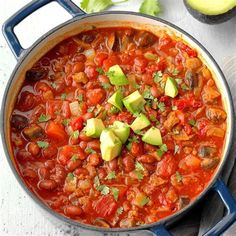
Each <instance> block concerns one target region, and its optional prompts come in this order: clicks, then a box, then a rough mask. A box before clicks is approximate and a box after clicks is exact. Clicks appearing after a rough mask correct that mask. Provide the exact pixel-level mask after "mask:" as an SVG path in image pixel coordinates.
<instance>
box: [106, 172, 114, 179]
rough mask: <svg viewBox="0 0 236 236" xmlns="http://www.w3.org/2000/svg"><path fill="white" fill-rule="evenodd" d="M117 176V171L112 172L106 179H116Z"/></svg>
mask: <svg viewBox="0 0 236 236" xmlns="http://www.w3.org/2000/svg"><path fill="white" fill-rule="evenodd" d="M115 178H116V172H115V171H112V172H110V173H109V174H108V175H107V177H106V179H108V180H111V179H115Z"/></svg>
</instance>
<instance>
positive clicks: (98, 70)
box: [96, 67, 105, 75]
mask: <svg viewBox="0 0 236 236" xmlns="http://www.w3.org/2000/svg"><path fill="white" fill-rule="evenodd" d="M96 71H97V72H98V73H99V74H100V75H104V74H105V72H104V70H103V69H102V67H97V69H96Z"/></svg>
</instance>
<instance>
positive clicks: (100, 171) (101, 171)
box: [98, 168, 107, 179]
mask: <svg viewBox="0 0 236 236" xmlns="http://www.w3.org/2000/svg"><path fill="white" fill-rule="evenodd" d="M106 176H107V172H106V170H105V169H104V168H100V169H98V177H99V179H105V178H106Z"/></svg>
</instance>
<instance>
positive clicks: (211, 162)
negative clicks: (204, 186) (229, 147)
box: [201, 157, 220, 170]
mask: <svg viewBox="0 0 236 236" xmlns="http://www.w3.org/2000/svg"><path fill="white" fill-rule="evenodd" d="M219 161H220V160H219V158H217V157H216V158H204V159H202V162H201V167H202V168H203V169H205V170H210V169H214V168H215V167H216V166H217V164H218V163H219Z"/></svg>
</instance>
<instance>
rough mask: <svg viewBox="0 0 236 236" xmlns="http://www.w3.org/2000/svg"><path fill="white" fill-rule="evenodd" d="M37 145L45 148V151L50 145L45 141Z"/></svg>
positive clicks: (38, 142)
mask: <svg viewBox="0 0 236 236" xmlns="http://www.w3.org/2000/svg"><path fill="white" fill-rule="evenodd" d="M37 144H38V146H39V147H40V148H43V149H45V148H48V146H49V143H48V142H45V141H37Z"/></svg>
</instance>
